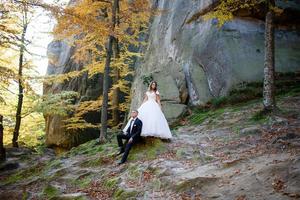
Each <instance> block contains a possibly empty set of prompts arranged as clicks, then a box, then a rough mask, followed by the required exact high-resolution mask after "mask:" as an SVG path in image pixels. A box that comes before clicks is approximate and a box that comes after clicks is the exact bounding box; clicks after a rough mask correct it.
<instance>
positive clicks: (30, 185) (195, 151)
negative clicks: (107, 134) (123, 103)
mask: <svg viewBox="0 0 300 200" xmlns="http://www.w3.org/2000/svg"><path fill="white" fill-rule="evenodd" d="M278 106H279V107H280V109H281V110H280V112H278V114H276V115H275V116H273V117H264V116H261V115H259V114H257V113H258V111H259V110H261V109H262V106H261V100H254V101H250V102H247V103H243V104H239V105H235V106H227V107H223V108H219V109H215V110H211V111H208V112H203V111H200V110H198V111H197V110H194V111H193V112H192V113H193V114H192V115H191V116H189V117H187V118H186V119H184V120H182V121H181V122H180V123H181V124H182V125H180V126H178V127H176V128H175V129H174V130H172V132H173V134H174V139H173V140H172V141H171V142H163V141H160V140H158V139H147V140H145V142H144V143H143V144H140V145H138V146H136V147H135V148H134V149H133V150H132V152H131V153H130V157H129V160H128V162H127V164H124V165H121V166H119V165H117V164H116V163H117V161H118V160H119V159H120V157H117V156H115V154H116V152H117V146H116V142H115V141H114V140H113V141H112V142H111V143H108V144H105V145H98V144H97V141H95V140H93V141H90V142H88V143H85V144H82V145H80V146H78V147H76V148H73V149H72V150H71V151H69V152H67V153H64V154H61V155H59V156H55V155H54V152H53V151H52V150H50V149H47V148H45V149H43V150H42V151H38V152H36V151H32V150H29V149H26V148H20V149H13V148H11V149H8V150H7V151H8V160H7V162H6V163H3V164H2V165H1V171H0V176H1V178H0V180H1V184H0V187H1V190H0V192H1V194H0V199H3V200H4V199H52V200H53V199H120V200H123V199H139V200H142V199H182V200H187V199H195V200H197V199H198V200H199V199H222V200H224V199H228V200H229V199H230V200H232V199H236V200H244V199H272V200H273V199H275V200H276V199H299V198H300V187H299V185H300V154H299V152H300V120H299V118H300V94H299V93H296V94H292V95H288V94H287V95H284V96H281V97H278Z"/></svg>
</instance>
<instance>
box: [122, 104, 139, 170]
mask: <svg viewBox="0 0 300 200" xmlns="http://www.w3.org/2000/svg"><path fill="white" fill-rule="evenodd" d="M130 115H131V119H130V121H129V122H128V123H129V126H128V128H127V130H126V131H125V132H122V133H120V134H118V135H117V140H118V145H119V147H120V153H119V155H120V154H122V153H124V154H123V156H122V159H121V161H120V162H119V163H118V164H119V165H120V164H123V163H125V162H126V160H127V157H128V154H129V151H130V149H131V147H132V146H133V145H134V144H136V143H137V142H138V141H139V140H140V139H141V132H142V126H143V122H142V121H141V120H140V119H139V118H137V115H138V111H137V110H133V111H131V114H130ZM122 139H125V140H126V141H127V144H126V146H125V148H124V145H123V142H122Z"/></svg>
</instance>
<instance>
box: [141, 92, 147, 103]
mask: <svg viewBox="0 0 300 200" xmlns="http://www.w3.org/2000/svg"><path fill="white" fill-rule="evenodd" d="M147 100H148V97H147V95H146V93H145V94H144V100H143V103H145V101H147ZM143 103H142V104H143Z"/></svg>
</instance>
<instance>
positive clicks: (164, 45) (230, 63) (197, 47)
mask: <svg viewBox="0 0 300 200" xmlns="http://www.w3.org/2000/svg"><path fill="white" fill-rule="evenodd" d="M213 2H214V1H213V0H197V1H195V0H173V1H170V0H156V1H154V6H155V7H157V8H159V9H162V10H164V12H162V14H160V15H157V16H155V17H153V18H152V21H151V25H150V28H149V38H148V42H149V43H148V46H147V47H146V48H145V49H143V50H141V51H144V53H145V57H144V58H143V59H142V60H140V61H139V62H137V64H136V65H135V70H136V73H135V77H134V81H133V83H132V91H131V92H132V102H131V109H135V108H138V107H139V106H140V104H141V102H142V99H143V95H144V92H145V91H146V87H147V86H146V85H145V84H143V77H145V76H146V77H148V76H152V77H153V78H154V80H156V81H157V82H158V87H159V91H160V94H161V98H162V104H163V110H164V112H165V115H166V117H167V118H168V120H169V122H173V121H174V120H176V119H177V118H178V117H179V116H180V115H182V114H183V113H184V112H185V111H186V109H187V106H190V105H191V106H194V105H203V104H205V103H206V102H208V101H209V100H210V99H212V98H217V97H220V96H224V95H226V94H228V92H229V91H230V90H231V89H233V88H234V87H235V86H236V85H237V84H239V83H241V82H252V81H261V80H262V78H263V63H264V21H263V16H252V15H251V14H247V13H246V14H239V15H238V16H236V17H235V18H234V20H232V21H230V22H228V23H226V24H224V26H222V27H221V28H218V27H217V25H216V24H217V21H216V20H207V21H205V20H203V19H201V18H199V19H197V18H195V19H194V20H190V19H191V18H192V17H193V16H195V15H197V13H198V12H200V11H201V10H203V9H205V8H207V7H208V6H209V5H210V4H212V3H213ZM298 2H299V1H287V2H285V1H284V2H283V1H276V3H277V5H278V6H280V7H284V9H285V11H284V12H285V13H287V14H286V15H285V16H284V17H282V18H281V19H280V20H279V21H280V23H281V24H280V25H279V26H278V27H277V29H276V70H277V71H280V72H290V71H299V70H300V46H299V44H300V34H299V30H300V29H299V24H300V23H299V20H298V21H297V20H296V19H297V16H299V13H300V5H299V3H298ZM291 15H292V16H291ZM291 19H294V21H293V20H291ZM188 22H189V23H188ZM287 22H292V24H289V23H287ZM297 27H298V28H297ZM74 50H75V49H74V48H70V47H69V46H68V45H67V44H66V43H65V42H60V41H54V42H52V43H50V44H49V47H48V55H49V58H50V59H49V66H48V71H47V74H49V75H51V74H61V73H66V72H70V71H73V70H80V69H81V68H82V67H83V66H82V65H79V64H75V63H73V62H72V59H71V56H72V55H73V53H74ZM63 90H73V91H77V92H79V93H80V95H81V100H83V99H87V100H88V99H96V98H97V97H98V96H99V95H100V94H101V92H102V81H101V75H98V76H96V77H94V78H92V79H88V78H87V76H86V75H84V76H82V77H79V78H76V79H73V80H71V81H69V82H65V83H63V84H53V85H51V86H48V87H45V90H44V92H45V93H56V92H60V91H63ZM95 114H97V113H90V114H89V115H88V118H89V119H90V121H93V120H94V121H95V122H97V120H95V119H99V118H98V117H95ZM98 116H99V115H98ZM97 134H98V133H97V131H95V130H87V131H84V132H78V133H76V134H71V133H67V132H66V130H65V129H64V128H63V122H62V118H61V117H59V116H48V117H46V141H47V144H48V145H50V146H60V147H66V148H69V147H71V146H73V145H76V144H78V142H79V141H80V143H82V142H84V141H85V140H88V139H90V138H92V137H95V136H97ZM74 135H76V137H74ZM81 136H82V137H81ZM75 138H76V139H75ZM79 138H80V139H79ZM74 140H75V141H74ZM70 141H73V142H70Z"/></svg>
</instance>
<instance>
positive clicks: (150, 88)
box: [148, 81, 157, 92]
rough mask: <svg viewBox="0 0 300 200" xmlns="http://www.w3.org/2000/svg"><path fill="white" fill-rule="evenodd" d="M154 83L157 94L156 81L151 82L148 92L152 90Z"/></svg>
mask: <svg viewBox="0 0 300 200" xmlns="http://www.w3.org/2000/svg"><path fill="white" fill-rule="evenodd" d="M153 83H155V89H154V91H155V92H156V91H157V82H156V81H151V82H150V84H149V88H148V90H149V91H151V90H152V84H153Z"/></svg>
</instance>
